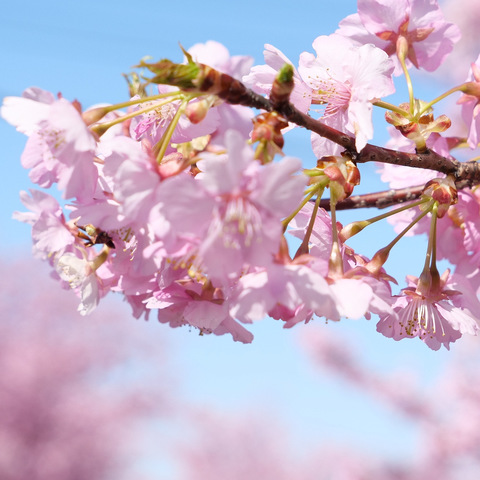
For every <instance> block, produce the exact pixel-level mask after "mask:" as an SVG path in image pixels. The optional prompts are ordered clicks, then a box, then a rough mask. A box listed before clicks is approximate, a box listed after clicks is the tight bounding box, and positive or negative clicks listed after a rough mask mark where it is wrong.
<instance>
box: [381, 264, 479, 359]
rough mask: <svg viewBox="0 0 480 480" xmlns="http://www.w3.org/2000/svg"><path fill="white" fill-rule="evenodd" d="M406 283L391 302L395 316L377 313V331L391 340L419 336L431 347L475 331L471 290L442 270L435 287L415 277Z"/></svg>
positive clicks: (476, 304) (476, 307) (475, 308)
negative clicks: (400, 293)
mask: <svg viewBox="0 0 480 480" xmlns="http://www.w3.org/2000/svg"><path fill="white" fill-rule="evenodd" d="M408 282H409V286H408V287H407V288H405V289H403V290H402V292H403V293H402V295H400V296H398V297H397V299H396V301H395V303H394V310H395V312H396V314H397V315H398V317H394V316H393V315H386V316H385V315H380V321H379V322H378V324H377V330H378V331H379V332H380V333H382V334H383V335H385V336H386V337H391V338H393V339H394V340H401V339H403V338H412V337H419V338H420V340H422V341H423V342H425V343H426V344H427V345H428V346H429V347H430V348H431V349H433V350H438V349H439V348H440V347H441V346H442V345H444V346H445V348H447V349H449V348H450V343H451V342H455V341H456V340H458V339H459V338H460V337H461V336H462V335H464V334H466V333H468V334H470V335H477V332H478V330H479V326H478V319H477V318H476V315H477V314H478V312H479V311H480V303H479V302H478V300H477V298H476V296H475V293H474V292H473V291H472V290H470V291H469V290H466V289H465V288H464V285H462V289H461V293H460V291H458V290H456V288H458V286H459V284H463V283H464V281H462V280H461V279H455V277H452V276H451V275H450V272H449V271H448V270H446V271H445V272H444V274H443V275H442V277H441V279H440V284H439V286H438V287H434V286H431V285H428V284H426V283H425V282H424V281H420V280H419V279H418V278H416V277H413V276H411V277H408Z"/></svg>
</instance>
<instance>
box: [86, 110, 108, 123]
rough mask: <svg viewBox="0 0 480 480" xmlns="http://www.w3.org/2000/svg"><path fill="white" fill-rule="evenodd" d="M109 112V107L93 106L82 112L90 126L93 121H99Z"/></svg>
mask: <svg viewBox="0 0 480 480" xmlns="http://www.w3.org/2000/svg"><path fill="white" fill-rule="evenodd" d="M109 112H110V109H109V107H97V108H91V109H89V110H86V111H85V112H83V113H82V118H83V121H84V122H85V123H86V124H87V126H89V125H92V124H93V123H97V122H98V121H99V120H101V119H102V118H103V117H104V116H105V115H106V114H107V113H109Z"/></svg>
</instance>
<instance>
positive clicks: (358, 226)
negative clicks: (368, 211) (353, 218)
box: [338, 220, 370, 242]
mask: <svg viewBox="0 0 480 480" xmlns="http://www.w3.org/2000/svg"><path fill="white" fill-rule="evenodd" d="M368 225H370V222H368V221H367V220H359V221H358V222H352V223H349V224H348V225H345V226H344V227H343V228H342V230H340V233H339V234H338V236H339V237H340V240H342V242H345V241H347V240H348V239H349V238H351V237H353V236H354V235H356V234H357V233H358V232H361V231H362V230H363V229H364V228H365V227H366V226H368Z"/></svg>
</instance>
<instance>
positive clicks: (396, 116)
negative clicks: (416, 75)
mask: <svg viewBox="0 0 480 480" xmlns="http://www.w3.org/2000/svg"><path fill="white" fill-rule="evenodd" d="M425 106H426V103H425V102H423V101H421V100H415V102H414V111H413V113H411V112H410V104H409V103H402V104H400V105H399V107H400V108H401V109H402V110H405V112H408V113H409V114H408V115H403V114H401V113H398V112H387V113H386V114H385V120H386V121H387V122H388V123H390V124H391V125H393V126H394V127H395V128H396V129H397V130H398V131H399V132H400V133H401V134H402V135H403V136H404V137H407V138H408V139H410V140H412V141H413V142H415V146H416V149H417V152H418V153H422V152H425V151H426V150H427V139H428V137H429V136H430V134H431V133H433V132H438V133H440V132H444V131H445V130H447V128H449V127H450V125H451V124H452V122H451V120H450V119H449V118H448V117H447V116H446V115H440V116H439V117H438V118H437V119H436V120H435V119H434V117H433V113H432V109H431V108H428V109H425Z"/></svg>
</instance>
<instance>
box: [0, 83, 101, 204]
mask: <svg viewBox="0 0 480 480" xmlns="http://www.w3.org/2000/svg"><path fill="white" fill-rule="evenodd" d="M79 109H80V106H79V105H78V102H74V103H70V102H69V101H67V100H66V99H64V98H61V97H60V98H59V99H57V100H55V99H53V95H51V94H49V92H44V91H43V90H40V89H35V88H33V89H29V90H27V91H26V92H24V97H22V98H12V97H8V98H7V99H5V103H4V106H3V107H2V115H4V116H5V119H6V120H7V121H10V122H12V123H13V125H15V126H16V127H17V129H18V130H19V131H22V132H24V133H26V134H28V135H29V139H28V141H27V145H26V147H25V151H24V152H23V154H22V158H21V161H22V165H23V166H24V167H25V168H29V169H31V172H30V178H31V180H32V181H33V182H34V183H37V184H38V185H40V186H41V187H44V188H48V187H50V186H51V185H52V183H55V182H58V186H59V188H60V190H63V191H64V197H65V198H72V197H77V199H80V200H85V199H89V198H90V197H91V196H92V195H93V193H94V192H95V189H96V186H97V179H98V170H97V167H96V166H95V164H94V162H93V160H94V156H95V147H96V141H95V138H94V136H93V134H92V133H91V131H90V130H89V129H88V127H87V125H86V124H85V122H84V121H83V119H82V116H81V113H80V111H79ZM30 112H31V115H30Z"/></svg>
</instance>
